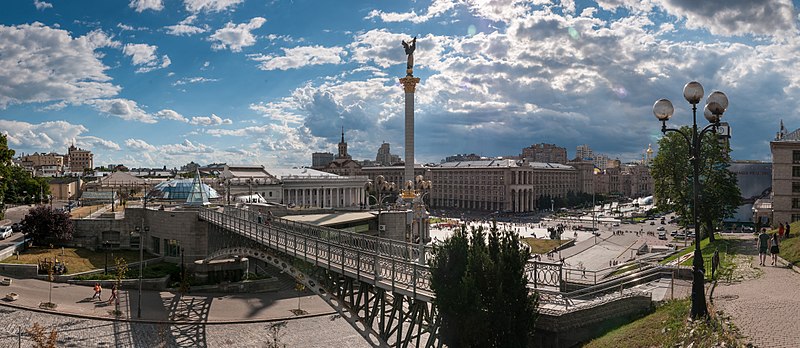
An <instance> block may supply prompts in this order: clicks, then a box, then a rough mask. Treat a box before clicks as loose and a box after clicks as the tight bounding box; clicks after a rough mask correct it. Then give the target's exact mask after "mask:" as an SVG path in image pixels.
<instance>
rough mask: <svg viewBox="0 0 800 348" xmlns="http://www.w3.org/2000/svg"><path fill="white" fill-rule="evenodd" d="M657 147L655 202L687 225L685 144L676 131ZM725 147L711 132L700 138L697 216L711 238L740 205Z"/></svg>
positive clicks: (684, 129)
mask: <svg viewBox="0 0 800 348" xmlns="http://www.w3.org/2000/svg"><path fill="white" fill-rule="evenodd" d="M681 132H684V133H685V134H687V135H688V134H691V128H689V127H687V126H684V127H682V128H681ZM658 148H659V150H658V154H657V155H656V157H655V158H654V159H653V166H652V175H653V182H654V186H655V187H654V189H655V196H656V205H657V206H658V208H659V210H662V211H674V212H676V213H677V214H678V215H679V216H680V217H681V220H682V221H685V222H687V223H689V224H691V222H692V221H694V220H693V215H692V207H693V205H694V201H693V195H692V175H693V173H692V164H691V162H690V160H689V157H690V156H689V144H688V143H687V142H686V139H685V138H684V137H683V136H681V135H680V134H678V133H675V132H670V133H668V134H667V135H666V136H664V137H662V138H661V140H659V142H658ZM727 150H728V149H726V148H724V147H723V145H722V144H721V143H720V142H719V141H718V139H717V137H716V135H715V134H713V133H707V134H705V136H704V138H703V139H702V141H701V150H700V160H701V162H700V175H699V178H700V190H699V191H700V196H699V199H698V204H699V206H698V219H699V220H700V222H701V223H702V226H703V229H704V230H705V233H706V234H708V235H709V238H711V239H712V240H713V239H714V234H713V231H714V230H715V229H716V228H717V227H718V226H719V224H720V223H721V222H722V219H723V218H726V217H731V216H733V213H734V212H735V210H736V208H737V207H738V206H739V205H740V204H741V192H740V191H739V187H738V186H737V183H736V174H734V173H732V172H731V171H729V170H728V167H729V166H730V159H729V158H728V156H727Z"/></svg>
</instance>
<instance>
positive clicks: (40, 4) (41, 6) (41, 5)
mask: <svg viewBox="0 0 800 348" xmlns="http://www.w3.org/2000/svg"><path fill="white" fill-rule="evenodd" d="M33 6H36V9H37V10H45V9H48V8H53V4H51V3H49V2H44V1H42V0H33Z"/></svg>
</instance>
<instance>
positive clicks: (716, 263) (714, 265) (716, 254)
mask: <svg viewBox="0 0 800 348" xmlns="http://www.w3.org/2000/svg"><path fill="white" fill-rule="evenodd" d="M717 267H719V249H717V250H714V256H712V257H711V279H714V273H715V272H716V271H717Z"/></svg>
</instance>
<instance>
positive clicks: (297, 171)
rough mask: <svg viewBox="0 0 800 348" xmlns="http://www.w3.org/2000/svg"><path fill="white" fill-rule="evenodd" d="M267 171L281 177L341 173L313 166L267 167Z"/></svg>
mask: <svg viewBox="0 0 800 348" xmlns="http://www.w3.org/2000/svg"><path fill="white" fill-rule="evenodd" d="M266 171H267V172H268V173H270V174H272V175H273V176H275V177H276V178H280V179H289V178H291V179H302V178H321V177H322V178H338V177H339V175H336V174H333V173H327V172H323V171H319V170H316V169H311V168H267V169H266Z"/></svg>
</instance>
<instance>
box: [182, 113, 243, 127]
mask: <svg viewBox="0 0 800 348" xmlns="http://www.w3.org/2000/svg"><path fill="white" fill-rule="evenodd" d="M189 123H191V124H194V125H198V126H217V125H222V124H232V123H233V121H231V119H229V118H225V119H223V118H222V117H219V116H217V115H214V114H211V116H195V117H192V118H191V119H190V120H189Z"/></svg>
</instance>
